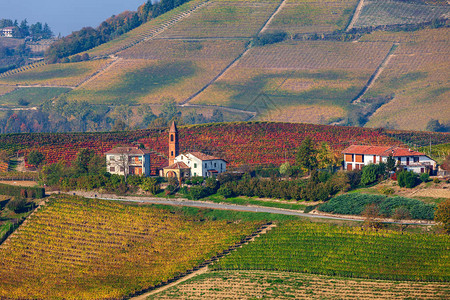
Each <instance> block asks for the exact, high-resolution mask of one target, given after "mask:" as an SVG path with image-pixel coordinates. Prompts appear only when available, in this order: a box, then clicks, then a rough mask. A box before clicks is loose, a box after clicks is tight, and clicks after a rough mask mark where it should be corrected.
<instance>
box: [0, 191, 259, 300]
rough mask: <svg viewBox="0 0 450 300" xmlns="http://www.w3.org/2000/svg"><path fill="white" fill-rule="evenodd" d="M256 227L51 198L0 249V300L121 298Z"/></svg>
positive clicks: (194, 212)
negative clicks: (24, 299) (26, 299)
mask: <svg viewBox="0 0 450 300" xmlns="http://www.w3.org/2000/svg"><path fill="white" fill-rule="evenodd" d="M225 216H226V214H225ZM259 224H261V221H250V220H248V221H246V220H242V221H241V222H239V223H238V224H237V223H235V222H229V221H227V220H225V219H223V218H221V216H220V214H219V215H218V216H216V218H215V221H213V220H212V219H211V218H209V217H205V216H204V215H203V213H202V211H200V210H198V209H187V210H183V209H176V208H174V209H171V208H170V207H165V208H155V207H153V206H134V205H124V204H120V203H113V202H108V201H98V200H85V199H81V198H75V197H67V196H64V197H58V198H57V199H53V200H51V201H50V203H48V204H46V205H45V207H43V208H41V209H40V210H39V211H38V212H37V213H35V214H34V215H33V216H31V219H30V220H29V221H28V222H27V223H26V224H25V225H23V226H22V227H21V228H20V229H19V231H17V232H16V233H14V235H13V238H12V239H10V240H9V241H8V242H6V243H5V244H3V245H2V246H1V248H0V254H1V257H2V260H1V261H0V266H1V268H0V278H2V280H1V281H0V297H3V298H5V297H7V298H8V299H19V298H20V299H23V298H41V299H42V298H47V299H50V298H51V299H63V298H64V299H99V298H102V299H103V298H121V297H124V296H126V295H129V294H131V293H133V292H135V291H139V290H141V289H144V288H148V287H151V286H153V285H155V284H158V283H160V282H161V281H164V280H167V279H169V278H171V277H173V276H175V275H176V274H178V273H181V272H184V271H186V270H188V269H189V268H192V267H194V266H195V265H197V264H198V263H200V262H202V261H203V260H205V259H208V258H210V257H212V256H214V255H216V254H217V253H219V252H221V251H223V250H225V249H227V248H228V247H229V246H231V245H233V244H234V243H236V242H238V241H239V240H240V239H241V238H242V237H243V236H245V235H248V234H250V233H251V232H252V231H253V230H254V229H255V228H256V227H257V226H258V225H259Z"/></svg>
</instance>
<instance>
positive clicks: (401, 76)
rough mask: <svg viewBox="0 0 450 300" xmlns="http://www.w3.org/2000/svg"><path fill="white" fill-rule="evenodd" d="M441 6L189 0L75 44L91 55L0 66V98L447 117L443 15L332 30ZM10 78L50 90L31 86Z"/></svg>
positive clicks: (310, 114)
mask: <svg viewBox="0 0 450 300" xmlns="http://www.w3.org/2000/svg"><path fill="white" fill-rule="evenodd" d="M357 5H358V9H357ZM449 9H450V5H449V4H447V3H446V2H445V1H441V0H439V1H421V0H417V1H400V0H398V1H397V0H389V1H381V0H370V1H369V0H366V1H356V0H340V1H337V0H308V1H303V0H302V1H300V0H264V1H253V0H252V1H243V0H192V1H189V2H187V3H185V4H183V5H181V6H179V7H177V8H176V9H174V10H172V11H170V12H168V13H166V14H164V15H161V16H159V17H157V18H155V19H152V20H151V21H149V22H147V23H145V24H143V25H141V26H139V27H138V28H135V29H134V30H132V31H130V32H128V33H126V34H124V35H121V36H120V37H119V38H117V39H114V40H112V41H111V42H109V43H106V44H103V45H101V46H99V47H96V48H94V49H91V50H89V51H87V52H88V53H89V56H90V57H91V59H94V60H93V61H91V62H81V63H71V64H65V65H62V64H58V65H53V66H39V67H36V68H34V69H24V70H19V71H17V72H15V73H14V72H12V73H11V74H8V75H7V76H6V75H5V76H3V77H2V78H0V95H3V96H0V104H4V105H8V106H11V105H14V104H15V103H16V102H17V99H18V97H21V98H25V100H27V98H30V99H32V101H28V102H31V103H33V104H39V102H40V101H42V100H44V99H48V98H53V97H58V96H59V97H61V98H63V99H67V100H78V101H79V100H84V101H88V102H90V103H95V104H108V105H112V106H114V105H119V104H132V105H142V104H145V105H151V106H152V109H153V110H154V111H158V110H159V106H160V104H161V103H162V102H163V101H165V100H166V99H168V98H174V99H175V101H176V102H178V103H179V104H180V109H182V110H186V109H190V108H189V106H192V107H191V109H192V108H194V109H195V110H196V111H198V112H199V113H202V112H204V113H206V112H208V113H210V111H211V109H221V110H222V112H223V113H224V115H225V114H226V116H227V118H226V119H227V120H248V119H249V118H252V119H253V120H269V121H289V122H310V123H320V124H340V125H342V124H353V125H354V124H357V125H361V126H362V125H365V126H370V127H377V126H387V127H392V128H397V129H402V128H404V129H415V130H423V129H425V127H426V124H427V123H428V121H429V120H431V119H432V118H433V119H439V121H440V122H441V123H444V124H445V123H446V122H449V114H448V111H449V109H448V101H446V100H447V99H448V93H447V92H448V88H449V82H448V79H447V78H449V74H448V70H449V69H450V68H449V63H448V61H449V60H448V55H449V53H450V50H449V49H450V47H449V44H448V43H449V31H448V27H446V26H447V25H445V24H444V28H436V29H424V30H418V31H415V32H380V31H376V32H373V33H365V34H363V35H362V36H360V33H358V34H357V35H356V37H358V40H353V41H347V40H348V39H350V40H351V39H352V38H354V36H353V34H354V33H353V31H349V32H350V33H349V34H348V35H346V34H343V33H342V32H345V30H346V29H347V30H350V29H351V28H353V29H354V30H358V29H360V28H364V27H368V26H369V27H370V26H379V25H393V24H402V23H407V24H419V23H423V22H430V21H432V20H434V19H436V18H448V14H449ZM438 25H439V24H438ZM441 25H442V24H441ZM441 25H439V26H441ZM428 26H429V27H430V26H431V25H428ZM433 26H434V25H433ZM435 27H436V26H435ZM279 31H281V32H285V33H286V34H287V35H286V36H287V41H284V42H282V43H277V44H272V45H269V44H268V45H264V46H261V45H260V46H256V43H255V38H256V37H257V36H262V35H265V34H266V35H267V34H270V33H274V32H279ZM333 31H336V32H338V33H335V35H334V36H333V37H332V38H330V37H329V34H330V33H331V32H333ZM426 37H429V38H428V39H427V38H426ZM97 59H99V60H97ZM17 85H19V86H30V85H33V86H34V85H41V86H47V87H50V86H51V87H55V90H54V91H53V92H49V91H45V92H44V91H43V90H41V91H39V93H38V94H39V96H36V90H35V91H32V90H29V89H26V90H25V89H24V90H20V91H14V90H15V89H16V88H17ZM61 86H64V87H70V88H73V89H72V90H58V89H57V88H56V87H61ZM8 94H11V95H9V96H8ZM18 95H20V96H18ZM380 99H382V100H383V101H381V102H380ZM425 99H430V100H425ZM412 107H420V109H421V112H423V113H421V114H419V115H416V118H419V120H418V121H417V122H409V121H408V113H406V112H407V111H410V110H411V108H412ZM434 112H436V113H434ZM359 116H362V117H359Z"/></svg>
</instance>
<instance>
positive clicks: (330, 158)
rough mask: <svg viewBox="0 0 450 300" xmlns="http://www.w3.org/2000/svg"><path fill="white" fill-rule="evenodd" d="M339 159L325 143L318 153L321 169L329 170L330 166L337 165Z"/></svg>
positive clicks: (321, 145)
mask: <svg viewBox="0 0 450 300" xmlns="http://www.w3.org/2000/svg"><path fill="white" fill-rule="evenodd" d="M336 162H337V159H336V157H335V155H334V153H333V151H332V150H331V148H330V146H329V145H328V144H327V143H326V142H323V143H322V144H320V148H319V150H318V151H317V163H318V167H319V168H320V169H325V168H329V167H330V166H333V165H335V164H336Z"/></svg>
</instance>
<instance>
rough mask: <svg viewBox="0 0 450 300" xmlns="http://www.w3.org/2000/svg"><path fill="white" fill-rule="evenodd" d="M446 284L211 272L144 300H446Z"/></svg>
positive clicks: (271, 273)
mask: <svg viewBox="0 0 450 300" xmlns="http://www.w3.org/2000/svg"><path fill="white" fill-rule="evenodd" d="M449 294H450V287H449V285H448V284H445V283H425V282H396V281H384V280H383V281H381V280H368V279H355V278H352V279H349V278H343V277H335V276H324V275H311V274H301V273H293V272H278V271H270V272H268V271H212V272H208V273H206V274H201V275H198V276H196V277H194V278H192V279H190V280H188V281H186V282H183V283H181V284H178V285H177V286H174V287H172V288H169V289H168V290H166V291H163V292H160V293H157V294H155V295H152V296H150V297H148V298H147V299H148V300H150V299H152V300H153V299H155V300H156V299H181V298H183V299H201V298H203V299H395V300H404V299H407V298H408V297H414V298H417V299H436V300H437V299H445V298H446V297H447V296H448V295H449Z"/></svg>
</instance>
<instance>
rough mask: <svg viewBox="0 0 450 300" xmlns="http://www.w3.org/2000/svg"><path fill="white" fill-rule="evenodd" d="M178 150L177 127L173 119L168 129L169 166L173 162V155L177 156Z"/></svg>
mask: <svg viewBox="0 0 450 300" xmlns="http://www.w3.org/2000/svg"><path fill="white" fill-rule="evenodd" d="M178 152H179V145H178V129H177V125H176V124H175V121H174V122H172V126H170V130H169V166H170V165H172V164H174V163H175V157H177V156H178Z"/></svg>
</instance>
